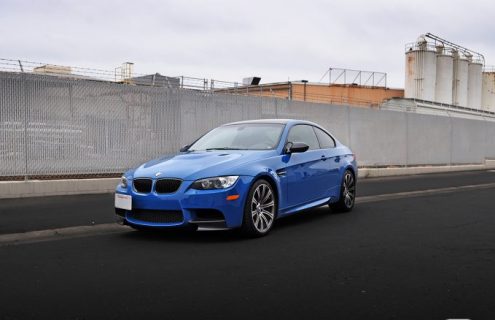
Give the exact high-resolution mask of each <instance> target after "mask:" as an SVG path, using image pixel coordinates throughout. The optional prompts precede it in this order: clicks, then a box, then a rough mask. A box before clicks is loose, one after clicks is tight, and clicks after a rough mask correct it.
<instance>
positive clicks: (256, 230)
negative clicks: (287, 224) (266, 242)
mask: <svg viewBox="0 0 495 320" xmlns="http://www.w3.org/2000/svg"><path fill="white" fill-rule="evenodd" d="M276 212H277V199H276V197H275V193H274V191H273V188H272V186H271V185H270V183H268V181H266V180H263V179H260V180H258V181H256V182H255V183H254V184H253V186H252V187H251V189H250V190H249V194H248V197H247V199H246V204H245V205H244V220H243V223H242V231H243V233H244V234H245V235H247V236H248V237H253V238H254V237H261V236H264V235H266V234H267V233H268V232H269V231H270V230H271V228H272V226H273V222H274V221H275V215H276Z"/></svg>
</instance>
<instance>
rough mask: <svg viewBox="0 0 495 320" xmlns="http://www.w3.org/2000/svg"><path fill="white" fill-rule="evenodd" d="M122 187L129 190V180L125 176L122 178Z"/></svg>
mask: <svg viewBox="0 0 495 320" xmlns="http://www.w3.org/2000/svg"><path fill="white" fill-rule="evenodd" d="M120 186H121V187H122V188H124V189H125V188H127V178H126V177H125V176H122V177H120Z"/></svg>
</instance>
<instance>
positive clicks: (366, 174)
mask: <svg viewBox="0 0 495 320" xmlns="http://www.w3.org/2000/svg"><path fill="white" fill-rule="evenodd" d="M488 169H495V160H486V161H485V163H484V164H473V165H458V166H418V167H397V168H360V169H359V178H361V179H365V178H376V177H389V176H401V175H413V174H427V173H441V172H458V171H472V170H488ZM119 181H120V179H119V178H103V179H72V180H28V181H0V199H9V198H29V197H44V196H60V195H75V194H94V193H109V192H114V190H115V187H116V186H117V184H118V183H119Z"/></svg>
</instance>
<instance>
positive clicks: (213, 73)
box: [0, 0, 495, 87]
mask: <svg viewBox="0 0 495 320" xmlns="http://www.w3.org/2000/svg"><path fill="white" fill-rule="evenodd" d="M494 9H495V4H494V3H492V2H490V1H484V0H479V1H478V0H473V1H469V2H466V1H455V0H452V1H443V0H441V1H434V2H433V1H424V0H416V1H414V2H403V1H385V0H375V1H365V0H355V1H323V0H316V1H305V2H304V1H268V0H266V1H261V0H251V1H233V0H229V1H228V0H213V1H201V0H190V1H187V0H182V1H179V0H177V1H170V0H168V1H151V0H144V1H96V0H86V1H51V0H45V1H22V0H21V1H13V0H2V2H0V28H1V29H0V30H1V31H2V37H0V47H1V48H2V55H4V56H3V58H15V59H25V60H34V61H41V62H48V63H58V64H67V65H77V66H84V67H98V68H104V69H109V70H112V69H113V68H114V67H117V66H119V65H120V64H121V63H122V62H124V61H132V62H134V63H135V70H136V72H139V73H152V72H160V73H162V74H166V75H190V76H196V77H205V78H214V79H220V80H226V81H239V80H240V79H241V78H242V77H245V76H250V75H260V76H261V77H262V78H263V81H264V82H266V81H286V80H287V78H288V77H290V78H291V79H292V80H296V79H308V80H310V81H318V80H319V79H320V78H321V76H322V75H323V73H324V72H325V71H326V70H327V69H328V68H329V67H346V68H352V69H363V70H373V71H380V72H387V73H388V79H389V84H390V85H391V86H395V87H402V86H403V82H404V74H403V73H404V71H403V69H404V45H405V44H406V43H407V42H412V41H414V40H415V39H416V38H417V36H418V35H419V34H421V33H425V32H428V31H429V32H432V33H434V34H438V35H439V36H441V37H444V38H446V39H448V40H451V41H453V42H456V43H459V44H461V45H464V46H466V47H468V48H471V49H473V50H476V51H481V52H482V53H484V54H485V56H486V58H487V61H488V62H490V61H493V59H495V44H493V43H491V40H492V37H493V36H492V35H493V34H494V31H495V30H494V24H493V23H492V20H493V16H492V14H491V12H494ZM490 59H492V60H490Z"/></svg>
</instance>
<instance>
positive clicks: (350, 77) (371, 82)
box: [320, 68, 387, 87]
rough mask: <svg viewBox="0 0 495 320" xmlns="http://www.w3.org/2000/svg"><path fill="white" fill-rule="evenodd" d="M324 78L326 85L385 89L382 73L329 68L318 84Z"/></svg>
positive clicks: (384, 79)
mask: <svg viewBox="0 0 495 320" xmlns="http://www.w3.org/2000/svg"><path fill="white" fill-rule="evenodd" d="M326 77H328V84H342V85H359V86H369V87H387V74H386V73H384V72H376V71H364V70H353V69H342V68H329V69H328V70H327V71H326V72H325V74H324V75H323V76H322V77H321V79H320V82H321V81H323V80H324V79H325V78H326Z"/></svg>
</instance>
